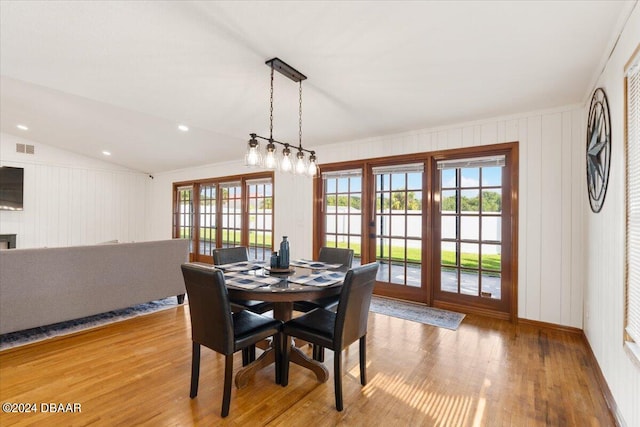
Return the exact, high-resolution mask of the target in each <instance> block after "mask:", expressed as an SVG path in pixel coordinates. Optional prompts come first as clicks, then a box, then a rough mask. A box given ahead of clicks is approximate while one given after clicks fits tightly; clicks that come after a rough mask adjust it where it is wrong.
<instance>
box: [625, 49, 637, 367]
mask: <svg viewBox="0 0 640 427" xmlns="http://www.w3.org/2000/svg"><path fill="white" fill-rule="evenodd" d="M625 89H626V91H625V92H626V110H625V112H626V130H627V132H626V157H627V167H626V169H627V177H626V184H627V185H626V187H627V194H626V209H627V236H626V238H627V251H626V256H627V262H626V284H625V287H626V315H625V317H626V319H625V320H626V321H625V342H626V346H627V348H628V349H630V350H631V352H632V353H633V354H634V355H635V357H636V359H637V360H638V361H639V362H640V51H638V50H636V53H635V54H634V57H633V58H632V60H631V62H630V64H629V66H628V68H627V72H626V78H625Z"/></svg>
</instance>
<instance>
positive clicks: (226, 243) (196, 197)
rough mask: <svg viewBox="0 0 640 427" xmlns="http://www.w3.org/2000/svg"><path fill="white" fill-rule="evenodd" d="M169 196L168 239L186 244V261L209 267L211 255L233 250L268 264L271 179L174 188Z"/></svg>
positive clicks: (229, 179) (247, 178) (261, 176)
mask: <svg viewBox="0 0 640 427" xmlns="http://www.w3.org/2000/svg"><path fill="white" fill-rule="evenodd" d="M173 192H174V196H173V200H174V210H173V212H174V215H173V218H174V219H173V237H175V238H181V239H189V242H190V246H189V252H190V259H191V260H192V261H201V262H213V257H212V251H213V249H215V248H227V247H233V246H246V247H248V248H249V256H250V257H251V258H252V259H258V260H267V259H269V257H270V256H271V249H272V235H273V215H272V210H273V173H271V172H268V173H257V174H251V175H243V176H233V177H225V178H212V179H207V180H200V181H196V182H181V183H174V185H173Z"/></svg>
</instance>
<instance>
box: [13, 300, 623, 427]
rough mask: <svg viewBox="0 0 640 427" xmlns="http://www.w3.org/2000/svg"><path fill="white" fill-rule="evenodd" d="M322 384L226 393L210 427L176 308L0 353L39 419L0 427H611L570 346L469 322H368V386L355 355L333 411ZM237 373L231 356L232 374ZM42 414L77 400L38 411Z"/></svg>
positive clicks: (353, 351) (17, 398)
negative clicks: (194, 388)
mask: <svg viewBox="0 0 640 427" xmlns="http://www.w3.org/2000/svg"><path fill="white" fill-rule="evenodd" d="M325 364H326V365H327V367H328V368H329V372H330V373H331V374H330V378H329V381H328V382H326V383H324V384H320V383H318V382H316V379H315V377H314V376H313V374H311V373H310V372H309V371H306V370H304V369H303V368H300V367H298V366H295V365H291V372H290V378H289V385H288V386H287V387H281V386H279V385H276V384H275V383H274V369H273V367H269V368H266V369H264V370H263V371H260V372H259V373H258V375H256V377H255V378H254V379H252V380H251V381H250V382H249V385H248V386H247V387H246V388H244V389H242V390H237V389H235V387H234V389H233V391H232V396H231V411H230V415H229V417H227V418H225V419H221V418H220V407H221V400H222V390H221V386H222V379H223V369H224V359H223V358H222V356H219V355H217V354H215V353H214V352H212V351H210V350H208V349H205V348H203V349H202V365H201V374H200V390H199V394H198V396H197V397H196V398H195V399H193V400H192V399H189V378H190V366H191V339H190V322H189V314H188V306H180V307H177V308H171V309H169V310H165V311H162V312H158V313H154V314H150V315H146V316H142V317H138V318H134V319H131V320H127V321H123V322H119V323H116V324H111V325H108V326H105V327H101V328H98V329H94V330H91V331H86V332H82V333H79V334H76V335H73V336H68V337H62V338H56V339H52V340H49V341H45V342H42V343H36V344H32V345H28V346H24V347H21V348H17V349H11V350H6V351H3V352H0V401H1V402H2V403H5V402H14V403H36V404H37V405H38V410H39V412H37V413H27V414H11V413H9V414H7V413H2V414H0V425H2V426H10V425H34V426H36V425H37V426H40V425H46V426H58V425H65V426H66V425H68V426H72V425H96V426H144V425H147V426H192V425H194V426H195V425H199V426H217V425H232V426H253V425H257V426H259V425H269V426H306V427H311V426H333V425H348V426H432V425H433V426H436V425H437V426H548V425H555V426H598V425H599V426H609V425H614V422H613V419H612V417H611V416H610V414H609V412H608V410H607V407H606V404H605V401H604V398H603V395H602V393H601V391H600V389H599V388H598V385H597V382H596V375H595V370H594V367H593V366H592V365H591V362H590V358H589V357H588V350H587V348H586V346H585V344H584V343H583V341H582V338H581V336H580V335H578V334H575V333H569V332H561V331H556V330H547V329H540V328H538V327H535V326H531V325H522V324H521V325H520V326H514V325H512V324H510V323H508V322H506V321H501V320H492V319H488V318H483V317H478V316H467V317H466V318H465V319H464V321H463V322H462V325H461V326H460V328H459V329H458V330H457V331H450V330H447V329H442V328H437V327H432V326H426V325H422V324H419V323H414V322H410V321H405V320H400V319H397V318H393V317H387V316H384V315H380V314H373V313H371V314H370V317H369V334H368V354H367V374H368V378H369V383H368V384H367V385H366V386H365V387H362V386H361V385H360V382H359V377H358V375H359V372H358V344H357V342H356V343H355V344H353V345H352V346H351V347H350V348H349V349H348V350H346V351H345V354H344V372H345V375H344V378H343V387H344V405H345V409H344V411H343V412H337V411H336V410H335V406H334V405H335V403H334V394H333V368H332V367H333V353H332V352H330V351H327V352H326V358H325ZM240 366H241V358H240V354H239V353H238V354H236V357H235V361H234V370H237V369H238V368H239V367H240ZM41 403H65V404H66V403H72V404H73V403H79V404H81V411H82V412H80V413H50V412H49V413H43V412H40V404H41Z"/></svg>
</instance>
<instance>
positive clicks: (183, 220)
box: [174, 186, 194, 253]
mask: <svg viewBox="0 0 640 427" xmlns="http://www.w3.org/2000/svg"><path fill="white" fill-rule="evenodd" d="M175 195H176V206H177V213H176V216H175V221H176V224H174V229H175V230H176V235H175V236H174V237H176V238H178V239H188V240H189V253H194V247H193V237H194V236H193V187H190V186H189V187H181V188H178V189H177V191H176V193H175Z"/></svg>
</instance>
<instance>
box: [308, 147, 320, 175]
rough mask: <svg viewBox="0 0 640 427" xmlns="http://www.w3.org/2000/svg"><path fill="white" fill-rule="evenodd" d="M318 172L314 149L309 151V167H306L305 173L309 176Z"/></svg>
mask: <svg viewBox="0 0 640 427" xmlns="http://www.w3.org/2000/svg"><path fill="white" fill-rule="evenodd" d="M316 173H318V164H317V163H316V153H315V151H312V152H311V155H310V156H309V167H308V168H307V174H308V175H309V176H315V175H316Z"/></svg>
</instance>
